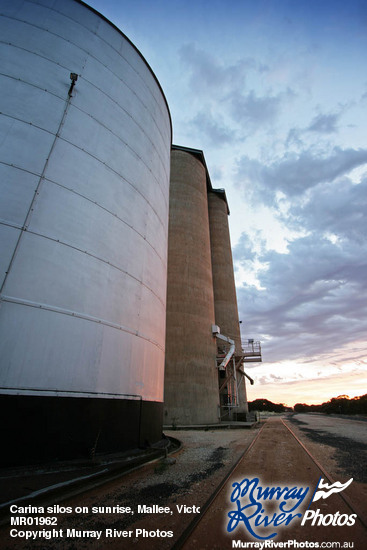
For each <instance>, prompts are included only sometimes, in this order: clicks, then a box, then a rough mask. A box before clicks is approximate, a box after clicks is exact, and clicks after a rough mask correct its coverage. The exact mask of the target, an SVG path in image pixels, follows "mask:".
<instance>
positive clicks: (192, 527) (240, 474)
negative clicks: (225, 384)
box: [4, 417, 367, 550]
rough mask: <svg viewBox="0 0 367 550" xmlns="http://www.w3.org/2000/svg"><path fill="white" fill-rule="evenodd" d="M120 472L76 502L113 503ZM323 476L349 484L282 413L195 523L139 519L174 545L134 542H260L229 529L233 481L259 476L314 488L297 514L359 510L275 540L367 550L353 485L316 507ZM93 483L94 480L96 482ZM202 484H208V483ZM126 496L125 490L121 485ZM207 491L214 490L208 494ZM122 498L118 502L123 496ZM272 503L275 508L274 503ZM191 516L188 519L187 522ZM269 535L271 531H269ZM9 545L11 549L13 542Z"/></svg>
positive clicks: (213, 545) (297, 525) (366, 527)
mask: <svg viewBox="0 0 367 550" xmlns="http://www.w3.org/2000/svg"><path fill="white" fill-rule="evenodd" d="M178 465H179V461H178V462H177V466H178ZM136 474H137V476H138V475H139V474H138V471H137V472H136ZM120 476H121V474H119V473H117V472H116V473H115V476H114V479H115V482H113V480H112V479H111V478H110V476H107V478H106V479H105V480H104V481H105V482H106V485H105V486H104V485H101V484H100V482H101V481H102V480H100V482H98V485H100V492H99V493H98V494H96V493H95V491H94V496H92V497H88V490H89V492H91V494H92V495H93V490H92V491H90V489H91V488H92V487H88V488H87V487H79V488H78V490H79V494H80V493H81V491H83V489H84V490H85V491H87V492H86V493H85V495H86V498H89V501H87V500H85V499H84V497H83V498H81V496H79V497H77V498H76V500H75V499H74V503H77V504H78V505H79V504H80V503H81V502H83V503H88V502H94V504H97V503H101V502H102V503H104V502H106V503H108V504H110V503H111V502H114V500H113V499H112V497H111V495H112V494H114V493H113V491H116V490H119V489H118V487H119V485H120V481H119V477H120ZM320 477H322V478H323V479H324V480H325V481H327V482H328V483H334V482H335V481H343V482H345V480H339V479H338V480H334V479H332V477H331V476H330V475H329V474H328V472H326V470H325V469H324V467H323V466H322V465H321V464H320V463H319V462H318V461H317V460H316V459H315V457H314V456H312V454H311V453H310V452H309V450H308V449H307V448H306V447H305V445H304V444H303V443H302V441H300V439H299V438H298V437H297V435H296V434H295V433H294V432H293V430H292V429H291V427H290V426H289V425H288V423H287V422H284V421H283V420H282V419H281V418H279V417H276V418H272V419H269V420H268V421H267V422H266V423H265V424H263V426H262V427H261V429H260V430H259V431H258V433H257V435H256V437H255V438H254V439H253V440H252V442H251V443H250V444H249V446H248V447H247V448H246V449H245V451H244V452H243V453H242V455H241V456H240V457H239V459H238V460H237V462H236V463H235V464H234V465H233V466H232V468H231V469H230V471H229V472H228V473H227V474H226V476H225V477H224V479H222V480H221V482H220V483H219V485H218V486H217V487H216V488H215V490H214V491H213V492H212V494H211V495H210V496H209V498H207V500H206V502H205V504H204V505H203V504H202V502H203V500H204V499H202V500H201V502H200V504H201V507H200V513H199V514H197V515H195V517H194V519H193V520H192V521H190V520H189V518H188V517H187V518H184V517H182V516H180V514H178V516H177V514H176V516H175V515H173V516H164V515H157V516H154V517H149V518H148V517H140V518H139V517H138V518H137V519H136V520H135V522H136V521H137V523H135V522H133V523H131V525H130V527H129V528H133V529H135V528H136V527H137V528H140V527H144V528H146V529H148V530H149V529H155V528H159V529H173V532H174V535H175V536H174V537H173V538H172V539H171V540H172V541H173V543H172V542H170V541H169V540H167V539H165V540H158V539H156V540H151V539H146V540H144V539H142V540H138V541H136V542H134V544H136V548H137V549H138V550H143V549H144V550H145V549H148V548H149V550H153V549H154V550H155V549H157V550H158V549H161V548H164V549H167V550H168V549H169V550H180V549H183V550H191V549H192V550H201V549H203V550H204V549H210V550H214V549H221V550H226V549H227V548H228V549H229V548H232V547H233V546H232V541H236V543H237V544H238V541H240V542H241V543H245V542H252V544H253V543H254V541H255V542H259V541H258V540H257V539H256V537H255V538H254V537H253V536H251V535H250V534H249V532H248V529H247V528H246V526H245V525H244V522H242V521H239V522H238V525H237V526H236V527H235V529H234V530H233V531H232V532H228V529H227V528H228V525H229V516H228V513H229V512H233V511H234V509H235V508H234V507H235V504H234V503H233V502H231V500H230V495H231V493H232V492H233V483H236V482H237V483H241V481H243V480H244V479H247V480H253V479H255V478H260V479H259V485H261V487H262V488H263V489H264V488H266V487H270V488H271V487H284V486H287V487H289V488H291V487H294V486H297V487H298V488H301V487H302V488H308V489H309V490H308V494H307V498H306V497H305V498H304V502H302V506H300V507H299V509H297V510H296V512H302V513H304V512H305V510H306V509H307V506H308V507H309V508H310V510H312V509H314V510H316V509H319V510H320V513H322V515H324V516H327V515H328V516H330V517H331V516H332V515H335V514H336V513H338V514H339V516H343V517H347V516H348V517H349V516H351V515H353V514H355V515H356V520H355V524H354V525H353V526H352V527H348V526H343V525H341V526H335V525H334V526H333V525H321V526H317V525H315V526H312V525H311V524H310V523H311V522H309V523H308V524H307V525H305V526H301V519H299V520H295V521H292V522H291V523H290V524H289V525H287V526H286V527H280V528H279V530H278V529H277V536H276V537H275V538H274V539H271V540H274V541H275V542H280V541H287V540H294V541H298V542H304V541H308V542H313V543H316V542H317V543H321V542H327V543H328V542H330V541H343V542H348V543H349V544H352V543H353V544H354V549H356V550H364V548H366V547H367V523H366V519H365V517H364V516H363V513H362V511H361V510H359V509H358V508H357V506H356V503H355V501H354V499H353V484H352V485H351V486H350V487H349V488H348V489H347V490H346V491H342V492H339V493H337V494H333V495H332V496H331V497H330V498H328V499H327V500H325V501H319V502H317V503H313V504H311V506H310V501H311V500H312V495H313V493H314V490H315V488H316V486H317V484H318V482H319V479H320ZM108 478H109V479H108ZM217 479H219V477H217ZM107 482H108V483H107ZM89 483H91V480H90V481H89ZM130 483H131V481H130ZM201 483H202V484H205V481H202V482H201ZM93 484H94V482H92V486H93ZM108 486H109V489H108ZM198 487H199V488H198V489H194V490H199V491H200V486H198ZM108 491H110V492H108ZM111 491H112V492H111ZM67 493H68V491H67V490H66V489H65V493H64V492H63V491H62V492H61V494H59V495H58V498H57V499H55V495H54V496H53V498H52V502H53V503H54V502H62V503H65V502H66V503H68V504H69V505H70V502H72V501H70V497H72V495H70V493H69V494H67ZM116 494H117V493H115V498H116ZM120 494H121V495H122V494H123V493H122V492H121V489H120ZM190 494H191V496H186V497H185V498H186V500H185V502H187V504H188V505H191V504H193V502H194V497H193V496H192V492H191V491H190ZM206 494H209V493H208V492H207V493H206ZM146 495H147V496H146V500H144V502H149V499H150V498H152V497H153V495H151V494H148V493H147V494H146ZM74 496H75V495H74ZM65 499H66V500H65ZM68 499H69V502H68ZM93 499H94V500H93ZM182 499H183V497H182V496H181V501H180V502H184V501H183V500H182ZM190 500H191V502H190ZM128 501H129V499H128V498H127V500H126V502H128ZM116 502H118V500H117V501H116ZM137 502H141V501H137ZM161 502H162V504H163V503H164V505H171V506H172V508H173V509H175V508H176V506H175V505H174V504H173V503H174V502H176V499H175V498H174V497H172V498H171V499H169V498H167V499H165V500H164V502H163V501H161ZM242 504H243V505H244V504H245V501H244V502H243V503H241V506H242ZM268 504H269V503H263V506H264V509H262V512H264V513H263V514H262V517H264V516H265V515H266V514H268V509H267V506H268ZM272 504H274V506H275V503H274V502H273V503H272ZM278 504H279V503H278ZM273 512H274V507H273V510H272V511H271V512H270V511H269V514H268V517H271V514H272V513H273ZM174 513H175V512H174ZM100 519H101V518H100ZM100 519H98V518H97V517H95V519H93V518H90V517H89V528H92V526H93V527H94V523H95V522H99V521H100ZM186 519H187V520H188V521H186ZM111 520H112V521H111V523H108V522H106V523H104V524H103V525H104V527H111V525H112V526H113V527H117V528H118V529H122V528H124V527H122V526H121V523H120V522H119V521H116V520H118V518H117V517H115V519H114V518H113V516H112V517H111ZM183 520H185V521H183ZM87 521H88V518H87V516H85V518H83V520H82V524H83V526H84V525H88V524H87ZM79 523H80V522H79ZM101 525H102V524H101ZM59 526H60V527H64V528H65V527H68V526H69V524H64V523H63V522H62V521H61V519H60V525H59ZM86 528H88V527H86ZM64 530H65V529H64ZM267 533H269V530H268V531H267ZM258 534H261V533H258ZM265 535H266V533H263V534H261V536H265ZM177 536H178V538H177ZM10 542H11V541H10ZM10 542H9V549H10V548H11V549H13V548H22V546H19V541H18V542H17V541H14V544H10ZM124 542H126V543H127V542H130V541H122V540H119V539H115V540H112V539H111V540H107V539H106V540H105V541H104V542H103V545H97V546H95V545H94V546H89V545H88V548H89V547H90V548H91V549H92V548H93V550H94V549H97V550H103V549H104V548H105V547H106V548H107V547H108V548H109V549H110V548H111V550H115V548H116V549H117V548H127V546H125V544H124ZM131 542H133V541H131ZM163 543H164V544H163ZM73 544H74V543H73V541H72V540H70V541H67V540H65V539H64V540H63V541H62V540H60V541H54V543H53V544H52V545H51V544H49V546H48V548H50V549H52V550H53V549H55V550H56V549H57V550H59V549H61V548H62V550H68V549H69V548H70V549H71V548H74V545H73ZM60 545H61V546H60ZM5 547H6V548H8V546H5ZM5 547H4V548H5ZM237 547H241V546H237ZM242 547H244V546H242ZM27 548H28V547H27ZM32 548H33V545H32ZM34 548H36V549H37V550H38V549H39V548H41V546H39V545H36V546H34ZM43 548H44V547H42V550H43ZM81 548H87V546H81ZM348 548H352V546H348Z"/></svg>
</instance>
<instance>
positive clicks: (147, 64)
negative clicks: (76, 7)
mask: <svg viewBox="0 0 367 550" xmlns="http://www.w3.org/2000/svg"><path fill="white" fill-rule="evenodd" d="M74 1H75V2H77V3H78V4H81V5H82V6H84V7H86V8H88V9H89V10H90V11H92V12H93V13H95V14H96V15H98V17H100V18H101V19H103V20H104V21H106V23H108V24H109V25H111V27H113V28H114V29H115V30H116V31H117V32H119V33H120V34H121V35H122V36H123V37H124V38H125V39H126V40H127V42H128V43H129V44H130V45H131V46H132V47H133V48H134V50H135V51H136V52H137V53H138V54H139V56H140V57H141V59H142V60H143V61H144V63H145V64H146V66H147V67H148V69H149V70H150V72H151V73H152V76H153V78H154V80H155V81H156V83H157V85H158V88H159V89H160V92H161V94H162V97H163V99H164V102H165V104H166V107H167V112H168V118H169V122H170V127H171V144H172V136H173V129H172V117H171V112H170V109H169V105H168V101H167V98H166V96H165V93H164V91H163V88H162V86H161V84H160V82H159V80H158V78H157V76H156V75H155V73H154V71H153V69H152V67H151V66H150V65H149V63H148V61H147V60H146V59H145V57H144V56H143V54H142V53H141V51H140V50H139V49H138V48H137V47H136V46H135V44H134V43H133V42H132V41H131V40H130V38H129V37H128V36H126V34H125V33H124V32H122V30H121V29H119V28H118V27H117V25H115V24H114V23H112V21H110V20H109V19H108V18H107V17H105V16H104V15H103V14H102V13H100V12H99V11H98V10H96V9H95V8H92V6H90V5H89V4H87V3H86V2H83V0H74Z"/></svg>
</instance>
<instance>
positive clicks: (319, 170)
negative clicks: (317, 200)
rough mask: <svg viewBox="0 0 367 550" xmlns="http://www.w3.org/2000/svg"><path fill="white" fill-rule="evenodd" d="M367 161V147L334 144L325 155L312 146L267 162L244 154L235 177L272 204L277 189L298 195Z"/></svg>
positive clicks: (289, 196)
mask: <svg viewBox="0 0 367 550" xmlns="http://www.w3.org/2000/svg"><path fill="white" fill-rule="evenodd" d="M366 163H367V149H342V148H340V147H334V148H333V150H332V151H331V153H329V154H328V155H325V154H323V153H320V152H316V151H314V150H312V149H309V150H306V151H302V152H301V153H298V154H297V153H287V154H285V155H284V156H283V157H282V158H281V159H279V160H275V161H274V162H273V163H271V164H270V165H265V164H262V163H261V162H260V161H259V160H255V159H250V158H249V157H247V156H242V158H241V159H240V160H239V161H238V163H237V174H236V180H237V182H239V183H240V185H242V186H243V188H244V189H245V190H246V191H247V192H253V191H252V190H253V189H255V194H256V198H257V196H258V195H261V197H262V199H263V201H264V202H265V203H267V204H272V203H273V204H274V200H275V196H276V193H277V191H281V192H282V193H283V194H284V195H285V196H286V197H288V198H292V197H296V196H300V195H302V194H303V193H305V191H307V190H308V189H310V188H312V187H315V186H316V185H318V184H320V183H323V182H333V181H334V180H336V179H337V178H339V177H341V176H344V175H346V174H348V173H349V172H350V171H351V170H353V169H354V168H357V167H360V166H363V165H364V164H366Z"/></svg>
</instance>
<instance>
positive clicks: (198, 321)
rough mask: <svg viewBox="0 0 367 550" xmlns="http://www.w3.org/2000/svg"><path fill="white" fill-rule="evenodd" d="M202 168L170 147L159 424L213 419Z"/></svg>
mask: <svg viewBox="0 0 367 550" xmlns="http://www.w3.org/2000/svg"><path fill="white" fill-rule="evenodd" d="M213 323H214V297H213V280H212V268H211V256H210V236H209V220H208V202H207V189H206V170H205V168H204V166H203V164H202V163H201V162H200V160H198V159H197V158H195V157H194V156H193V155H191V154H190V153H188V152H185V151H181V150H173V151H172V152H171V186H170V215H169V239H168V284H167V328H166V363H165V398H164V410H165V415H164V424H167V425H172V424H174V425H175V424H180V425H183V424H200V423H215V422H218V404H219V397H218V377H217V376H218V375H217V369H216V362H215V357H216V342H215V339H214V338H213V336H212V334H211V325H212V324H213Z"/></svg>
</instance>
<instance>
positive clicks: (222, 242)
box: [208, 189, 248, 417]
mask: <svg viewBox="0 0 367 550" xmlns="http://www.w3.org/2000/svg"><path fill="white" fill-rule="evenodd" d="M208 203H209V224H210V244H211V257H212V268H213V288H214V307H215V322H216V324H217V325H218V326H219V327H220V331H221V333H222V334H224V335H226V336H227V337H229V338H230V339H232V340H233V341H234V344H235V351H234V355H233V357H232V358H231V362H230V363H228V366H227V368H226V370H223V371H222V372H221V373H220V374H221V375H222V379H223V383H222V384H221V383H220V386H222V387H223V390H225V391H227V390H226V387H225V383H224V382H225V380H224V379H225V377H226V376H227V377H228V376H229V378H232V383H233V385H234V386H235V387H234V388H233V389H234V395H233V396H232V403H231V404H232V405H233V409H232V410H231V406H229V407H228V409H229V411H228V413H229V416H230V417H231V413H232V412H233V411H236V412H245V413H246V412H248V404H247V396H246V385H245V376H244V374H243V372H244V371H243V369H242V360H243V351H242V343H241V333H240V324H239V318H238V306H237V295H236V286H235V280H234V271H233V259H232V248H231V240H230V234H229V225H228V215H229V208H228V203H227V198H226V194H225V191H224V190H223V189H212V190H211V191H210V192H209V193H208ZM228 409H227V410H228ZM223 410H226V407H223V402H222V415H223Z"/></svg>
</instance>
